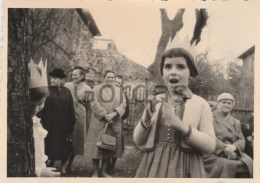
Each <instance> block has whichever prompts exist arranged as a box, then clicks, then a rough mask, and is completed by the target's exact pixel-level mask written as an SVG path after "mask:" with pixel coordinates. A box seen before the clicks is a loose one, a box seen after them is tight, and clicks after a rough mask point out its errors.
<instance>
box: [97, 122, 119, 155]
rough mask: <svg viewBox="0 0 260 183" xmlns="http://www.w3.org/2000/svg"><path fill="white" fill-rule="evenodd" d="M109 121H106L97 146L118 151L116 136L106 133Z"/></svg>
mask: <svg viewBox="0 0 260 183" xmlns="http://www.w3.org/2000/svg"><path fill="white" fill-rule="evenodd" d="M107 127H108V123H106V125H105V127H104V130H103V132H102V134H101V136H100V138H99V140H98V142H97V144H96V145H97V146H98V147H100V148H102V149H106V150H109V151H116V137H114V136H112V135H109V134H106V131H107Z"/></svg>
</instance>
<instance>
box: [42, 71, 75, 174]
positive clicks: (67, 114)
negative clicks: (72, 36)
mask: <svg viewBox="0 0 260 183" xmlns="http://www.w3.org/2000/svg"><path fill="white" fill-rule="evenodd" d="M49 75H50V77H51V79H50V81H51V87H49V92H50V94H49V96H48V97H47V99H46V102H45V106H44V109H43V110H42V112H41V113H40V116H41V119H42V124H43V126H44V128H45V129H46V130H47V131H48V135H47V137H46V139H45V152H46V155H47V156H48V160H49V165H52V164H53V163H54V161H55V160H61V173H62V174H65V173H66V168H67V167H66V166H67V160H68V156H69V154H70V153H71V151H72V145H71V133H72V131H73V128H74V124H75V112H74V105H73V99H72V96H71V93H70V91H69V89H67V88H66V87H63V85H62V82H63V81H62V80H63V78H65V77H66V75H65V73H64V70H62V69H54V70H53V71H52V72H51V73H50V74H49Z"/></svg>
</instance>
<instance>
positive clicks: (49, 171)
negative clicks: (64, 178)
mask: <svg viewBox="0 0 260 183" xmlns="http://www.w3.org/2000/svg"><path fill="white" fill-rule="evenodd" d="M55 170H56V168H54V167H46V168H44V169H42V171H41V175H40V177H60V172H55Z"/></svg>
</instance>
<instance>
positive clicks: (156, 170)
mask: <svg viewBox="0 0 260 183" xmlns="http://www.w3.org/2000/svg"><path fill="white" fill-rule="evenodd" d="M183 106H184V105H182V106H180V108H179V110H183V109H181V108H183ZM165 107H166V105H164V104H162V105H161V109H160V112H159V115H158V123H159V124H158V127H157V128H159V130H157V132H156V135H157V138H156V139H157V140H156V144H155V147H154V150H152V151H150V152H145V153H144V156H143V159H142V161H141V163H140V166H139V168H138V170H137V173H136V177H156V178H165V177H175V178H181V177H197V178H199V177H204V176H205V170H204V166H203V162H202V158H201V154H200V153H199V152H197V151H192V150H191V151H186V152H185V150H182V149H181V147H180V144H179V140H180V134H178V132H177V131H176V130H174V128H173V127H172V126H171V125H166V124H165V115H167V114H165V113H164V112H163V111H164V108H165ZM182 112H183V111H182Z"/></svg>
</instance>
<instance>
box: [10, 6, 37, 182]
mask: <svg viewBox="0 0 260 183" xmlns="http://www.w3.org/2000/svg"><path fill="white" fill-rule="evenodd" d="M27 27H28V25H27V10H26V9H9V10H8V84H7V85H8V86H7V87H8V109H7V110H8V111H7V124H8V131H7V133H8V142H7V144H8V145H7V176H8V177H32V176H35V162H34V161H35V160H34V141H33V128H32V119H31V117H30V109H29V97H28V85H27V72H28V49H27V36H28V32H27Z"/></svg>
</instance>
